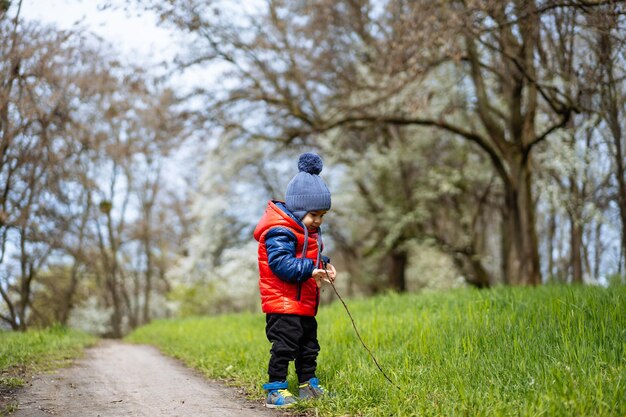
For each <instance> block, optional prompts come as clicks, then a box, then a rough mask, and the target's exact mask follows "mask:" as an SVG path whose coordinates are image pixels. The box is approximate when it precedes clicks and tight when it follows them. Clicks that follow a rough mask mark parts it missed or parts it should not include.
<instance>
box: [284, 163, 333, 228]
mask: <svg viewBox="0 0 626 417" xmlns="http://www.w3.org/2000/svg"><path fill="white" fill-rule="evenodd" d="M323 166H324V164H323V163H322V158H320V157H319V155H317V154H315V153H312V152H307V153H303V154H302V155H300V158H298V170H299V172H298V173H297V174H296V175H295V176H294V177H293V178H292V179H291V181H290V182H289V184H288V185H287V192H286V193H285V204H286V205H287V208H288V209H289V210H290V211H291V212H292V213H293V214H294V215H295V216H296V217H297V218H298V219H302V218H303V217H304V216H305V215H306V214H307V213H308V212H309V211H316V210H329V209H330V204H331V201H330V191H328V187H326V184H325V183H324V180H322V178H321V177H320V176H319V173H320V172H322V168H323Z"/></svg>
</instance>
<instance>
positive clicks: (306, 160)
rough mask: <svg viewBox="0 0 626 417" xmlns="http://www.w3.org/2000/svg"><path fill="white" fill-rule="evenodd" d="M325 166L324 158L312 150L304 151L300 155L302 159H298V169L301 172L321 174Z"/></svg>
mask: <svg viewBox="0 0 626 417" xmlns="http://www.w3.org/2000/svg"><path fill="white" fill-rule="evenodd" d="M323 167H324V164H323V163H322V158H320V157H319V155H317V154H314V153H312V152H307V153H303V154H302V155H300V159H298V170H299V171H300V172H306V173H308V174H313V175H319V174H320V172H322V168H323Z"/></svg>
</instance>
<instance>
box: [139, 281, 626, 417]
mask: <svg viewBox="0 0 626 417" xmlns="http://www.w3.org/2000/svg"><path fill="white" fill-rule="evenodd" d="M348 306H349V307H350V310H351V312H352V314H353V316H354V318H355V321H356V323H357V326H358V328H359V330H360V332H361V335H362V336H363V339H364V340H365V342H366V343H367V344H368V346H369V347H370V348H371V349H372V351H373V352H374V354H375V355H376V356H377V359H378V361H379V362H380V364H381V365H382V367H383V369H385V371H386V372H387V373H388V374H389V376H390V377H391V379H392V380H393V381H394V382H395V383H396V384H398V385H399V386H400V388H401V389H400V390H398V389H397V388H395V387H394V386H393V385H391V384H390V383H389V382H387V381H386V380H385V378H384V377H383V376H382V375H381V374H380V372H379V371H378V369H377V368H376V366H375V365H374V363H373V362H372V361H371V359H370V357H369V356H368V354H367V352H366V351H365V350H364V349H363V348H362V346H361V345H360V343H359V341H358V339H357V338H356V336H355V333H354V330H353V328H352V324H351V322H350V320H349V318H348V317H347V314H346V312H345V310H344V309H343V306H342V305H341V303H339V302H336V303H333V304H332V305H331V306H328V307H323V308H322V309H321V310H320V313H319V315H318V321H319V338H320V344H321V346H322V351H321V352H320V356H319V360H318V377H319V378H320V380H321V382H322V384H323V385H324V386H326V387H327V388H328V389H330V390H331V391H332V392H333V393H334V394H335V395H334V396H333V397H332V398H329V399H326V400H323V401H322V400H318V401H313V402H309V403H305V404H301V405H299V406H298V409H297V410H309V411H310V412H311V414H312V415H321V416H343V415H351V416H448V417H449V416H529V417H530V416H550V417H553V416H568V417H571V416H598V417H601V416H616V417H624V416H625V415H626V359H625V358H624V354H625V353H626V286H619V287H614V288H609V289H605V288H596V287H555V286H544V287H540V288H498V289H494V290H489V291H476V290H458V291H452V292H446V293H431V294H421V295H393V294H392V295H386V296H380V297H377V298H373V299H368V300H349V301H348ZM264 323H265V321H264V316H263V315H262V314H241V315H228V316H220V317H207V318H195V319H186V320H176V321H158V322H154V323H153V324H151V325H149V326H147V327H143V328H141V329H138V330H137V331H136V332H134V333H133V334H132V335H131V336H130V337H129V338H128V339H129V340H131V341H134V342H138V343H150V344H154V345H157V346H158V347H159V348H160V349H161V350H162V351H163V352H165V353H167V354H170V355H172V356H175V357H177V358H180V359H182V360H183V361H184V362H186V363H187V364H189V365H190V366H192V367H195V368H198V369H200V370H202V371H203V372H204V373H205V374H206V375H208V376H210V377H212V378H220V379H225V380H227V381H229V382H230V383H232V384H235V385H238V386H241V387H244V388H245V389H247V390H248V392H250V393H251V395H253V396H255V397H257V398H258V399H259V400H260V399H261V398H262V390H261V384H262V383H264V382H265V381H266V368H267V359H268V352H269V348H270V345H269V343H268V342H267V340H266V339H265V334H264ZM292 372H293V366H292ZM289 379H290V386H291V387H293V388H294V391H295V392H296V393H297V388H296V387H295V386H296V380H295V375H293V373H292V374H291V375H290V378H289Z"/></svg>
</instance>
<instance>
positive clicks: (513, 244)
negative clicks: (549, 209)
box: [502, 162, 541, 285]
mask: <svg viewBox="0 0 626 417" xmlns="http://www.w3.org/2000/svg"><path fill="white" fill-rule="evenodd" d="M521 165H522V166H521V168H520V169H519V175H516V176H515V177H514V178H517V180H518V181H517V183H515V182H513V181H511V182H509V183H508V185H507V186H506V187H505V196H504V198H505V203H504V212H503V213H502V217H503V236H502V240H503V242H502V251H503V253H502V260H503V273H504V282H505V283H507V284H509V285H538V284H541V272H540V269H539V249H538V242H537V232H536V230H535V202H534V200H533V198H532V190H531V169H530V166H529V162H526V163H523V164H521Z"/></svg>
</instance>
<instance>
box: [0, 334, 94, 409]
mask: <svg viewBox="0 0 626 417" xmlns="http://www.w3.org/2000/svg"><path fill="white" fill-rule="evenodd" d="M95 340H96V339H95V338H94V337H92V336H89V335H87V334H85V333H81V332H77V331H73V330H68V329H66V328H63V327H51V328H49V329H46V330H37V331H28V332H25V333H17V332H0V416H2V415H4V413H7V412H10V411H12V410H13V409H14V408H15V404H12V396H11V395H10V393H11V392H12V391H13V390H15V389H16V388H20V387H22V386H23V385H24V383H25V380H24V379H25V378H26V377H27V376H28V375H30V374H32V373H35V372H41V371H46V370H50V369H54V368H58V367H61V366H63V365H65V364H66V363H67V361H68V360H70V359H72V358H75V357H77V356H78V355H80V353H81V352H82V350H83V348H84V347H85V346H88V345H90V344H92V343H94V342H95Z"/></svg>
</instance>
